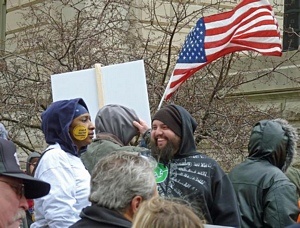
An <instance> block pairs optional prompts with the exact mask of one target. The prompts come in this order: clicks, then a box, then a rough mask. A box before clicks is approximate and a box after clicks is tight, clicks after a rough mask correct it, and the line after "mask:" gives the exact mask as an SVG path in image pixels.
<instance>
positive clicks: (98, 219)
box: [70, 205, 132, 228]
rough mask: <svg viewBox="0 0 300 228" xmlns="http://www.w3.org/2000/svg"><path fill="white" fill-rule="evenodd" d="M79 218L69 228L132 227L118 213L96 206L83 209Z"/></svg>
mask: <svg viewBox="0 0 300 228" xmlns="http://www.w3.org/2000/svg"><path fill="white" fill-rule="evenodd" d="M80 217H81V219H80V220H79V221H77V222H76V223H75V224H73V225H72V226H70V228H77V227H80V228H82V227H88V228H98V227H101V228H130V227H131V225H132V224H131V222H130V221H129V220H127V219H126V218H125V217H123V216H122V215H121V214H120V213H118V212H116V211H113V210H109V209H107V208H104V207H99V206H97V205H92V206H90V207H86V208H84V209H83V210H82V212H81V213H80Z"/></svg>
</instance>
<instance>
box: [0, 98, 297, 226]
mask: <svg viewBox="0 0 300 228" xmlns="http://www.w3.org/2000/svg"><path fill="white" fill-rule="evenodd" d="M41 119H42V126H41V128H42V131H43V133H44V136H45V141H46V143H47V144H48V147H47V148H46V149H45V150H44V151H41V153H38V152H33V153H32V154H30V155H29V157H28V159H27V165H26V172H24V171H22V170H21V168H20V165H19V161H18V158H17V154H16V146H15V145H14V143H13V142H12V141H11V140H10V139H9V134H8V132H7V131H6V130H5V128H4V126H3V125H0V130H1V129H2V131H0V133H1V132H2V133H1V134H0V136H1V135H2V137H0V189H1V192H2V194H1V196H0V204H1V205H2V207H1V208H0V227H3V228H6V227H12V228H18V227H21V225H22V224H23V227H31V228H40V227H49V228H64V227H72V228H76V227H89V228H92V227H106V228H112V227H120V228H121V227H123V228H130V227H133V228H147V227H153V228H156V227H157V228H185V227H186V228H200V227H201V228H202V227H209V226H211V225H212V226H213V225H216V226H224V227H241V228H244V227H245V228H247V227H272V228H274V227H275V228H277V227H278V228H279V227H280V228H284V227H300V224H297V219H298V217H299V212H300V210H299V206H298V200H299V192H298V189H299V188H297V187H299V186H297V187H296V185H295V183H294V181H293V180H292V179H291V178H289V177H287V175H286V172H289V167H290V166H291V165H292V164H293V160H294V158H295V155H296V149H297V144H296V143H297V140H298V135H297V131H296V129H295V128H294V127H293V126H291V125H290V124H289V123H288V122H287V121H286V120H283V119H270V120H262V121H259V122H258V123H256V124H255V125H254V126H253V129H252V131H251V133H250V140H249V144H248V153H249V155H248V157H247V158H246V159H245V161H243V162H242V163H241V164H238V165H237V166H236V167H234V168H233V169H232V170H231V171H230V173H229V174H226V173H225V172H224V170H223V169H222V168H221V167H220V166H219V164H218V163H217V162H216V161H215V160H214V159H212V158H210V157H209V156H207V155H205V154H203V153H201V152H199V151H197V148H196V143H195V140H194V132H195V130H196V127H197V123H196V121H195V119H194V118H193V117H192V115H191V114H190V113H189V112H188V111H187V110H186V109H185V108H183V107H182V106H179V105H174V104H171V105H166V106H164V107H162V108H161V109H159V110H158V111H157V112H156V113H155V114H154V115H153V118H152V123H151V128H150V127H149V126H147V124H146V123H145V122H144V121H143V120H141V119H139V117H138V116H137V114H136V113H135V111H134V110H132V109H130V108H127V107H124V106H121V105H117V104H116V105H114V104H111V105H106V106H104V107H102V108H101V109H100V110H99V111H98V113H97V116H96V119H95V125H94V123H93V122H94V121H93V120H91V117H90V113H89V110H88V107H87V105H86V104H85V102H84V100H83V99H81V98H76V99H70V100H61V101H56V102H53V103H52V104H51V105H50V106H49V107H48V108H47V109H46V110H45V111H44V112H43V113H42V116H41ZM94 131H96V132H94ZM94 134H95V135H96V137H95V138H94ZM138 135H142V141H141V143H140V144H139V145H137V146H133V145H131V144H130V142H131V141H132V139H133V138H134V137H135V136H138ZM295 175H299V173H297V174H295ZM295 175H291V176H295ZM294 179H299V176H298V177H297V178H294ZM291 180H292V181H291ZM32 200H33V201H32ZM26 213H27V224H26V226H24V225H25V224H24V218H25V217H26Z"/></svg>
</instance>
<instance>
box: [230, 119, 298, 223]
mask: <svg viewBox="0 0 300 228" xmlns="http://www.w3.org/2000/svg"><path fill="white" fill-rule="evenodd" d="M295 134H296V133H295V132H293V131H290V130H289V125H287V124H286V123H285V122H282V123H281V122H275V121H260V122H259V123H257V124H256V125H255V127H254V128H253V130H252V134H251V137H250V141H249V145H248V150H249V157H248V158H247V159H246V160H245V161H244V162H242V163H241V164H239V165H237V166H236V167H235V168H234V169H233V170H232V171H231V172H230V174H229V177H230V179H231V181H232V183H233V186H234V189H235V191H236V194H237V198H238V201H239V206H240V211H241V217H242V227H243V228H248V227H249V228H250V227H251V228H253V227H256V228H259V227H264V228H268V227H272V228H276V227H285V226H287V225H290V224H293V223H294V222H295V221H296V220H297V217H298V214H299V208H298V205H297V201H298V197H297V194H296V187H295V185H293V184H292V183H291V182H290V180H289V179H288V178H287V177H286V175H285V174H284V173H283V171H282V170H285V169H287V168H288V166H289V165H290V163H291V161H292V157H293V154H294V150H295V142H294V140H295Z"/></svg>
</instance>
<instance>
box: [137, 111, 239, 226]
mask: <svg viewBox="0 0 300 228" xmlns="http://www.w3.org/2000/svg"><path fill="white" fill-rule="evenodd" d="M135 126H136V127H138V128H139V127H141V128H143V126H139V125H138V123H137V122H135ZM196 127H197V123H196V121H195V120H194V118H193V117H192V116H191V114H190V113H189V112H188V111H187V110H185V109H184V108H183V107H181V106H178V105H167V106H165V107H163V108H161V109H160V110H159V111H157V112H156V114H155V115H154V117H153V118H152V130H151V154H152V156H154V157H155V158H156V159H157V160H158V162H159V163H158V166H157V168H156V169H155V174H156V182H157V184H158V191H159V194H160V195H161V196H163V197H169V198H173V197H175V198H183V199H184V200H186V201H188V202H189V203H191V206H193V207H194V208H195V210H197V211H198V214H197V215H198V216H199V217H200V218H201V219H203V216H204V219H205V220H206V221H207V223H208V224H215V225H223V226H232V227H240V213H239V209H238V205H237V200H236V196H235V192H234V189H233V187H232V184H231V182H230V180H229V178H228V176H227V175H226V174H225V172H224V171H223V170H222V168H221V167H220V166H219V164H218V163H217V162H216V161H215V160H213V159H212V158H210V157H208V156H206V155H204V154H202V153H200V152H197V149H196V144H195V141H194V132H195V130H196Z"/></svg>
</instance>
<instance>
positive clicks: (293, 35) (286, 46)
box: [283, 0, 300, 51]
mask: <svg viewBox="0 0 300 228" xmlns="http://www.w3.org/2000/svg"><path fill="white" fill-rule="evenodd" d="M299 36H300V1H299V0H285V1H284V18H283V51H291V50H297V49H298V47H299V44H300V43H299V40H300V37H299Z"/></svg>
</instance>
